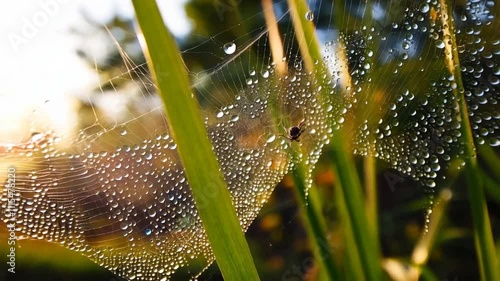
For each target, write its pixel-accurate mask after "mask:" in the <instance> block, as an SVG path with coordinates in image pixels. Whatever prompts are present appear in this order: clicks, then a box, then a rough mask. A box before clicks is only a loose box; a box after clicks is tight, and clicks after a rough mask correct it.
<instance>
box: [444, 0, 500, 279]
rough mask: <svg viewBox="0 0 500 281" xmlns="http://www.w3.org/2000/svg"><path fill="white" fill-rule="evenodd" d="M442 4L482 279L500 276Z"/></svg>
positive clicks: (448, 16)
mask: <svg viewBox="0 0 500 281" xmlns="http://www.w3.org/2000/svg"><path fill="white" fill-rule="evenodd" d="M439 4H440V5H441V24H442V26H443V36H449V37H450V39H451V40H447V44H446V46H445V57H446V64H447V66H448V70H449V72H450V74H452V75H454V78H455V81H456V83H457V87H455V88H454V89H453V92H454V94H455V97H456V99H457V103H458V107H459V111H460V112H459V113H460V121H461V126H460V129H461V134H462V140H463V142H464V146H465V162H466V171H465V174H466V177H467V188H468V191H469V203H470V207H471V210H472V219H473V223H474V239H475V242H476V252H477V255H478V259H479V266H480V269H481V277H482V279H483V280H500V275H499V273H498V264H497V258H496V253H495V243H494V240H493V234H492V231H491V224H490V218H489V215H488V209H487V207H486V199H485V196H484V186H483V179H482V178H481V177H480V176H479V175H480V173H479V169H478V165H477V156H476V149H475V146H474V138H473V136H472V129H471V127H470V121H469V113H468V109H467V103H466V100H465V96H464V92H465V89H464V86H463V82H462V72H461V70H460V59H459V56H458V46H457V41H456V37H455V22H454V20H453V13H452V8H451V7H448V3H447V1H446V0H440V1H439Z"/></svg>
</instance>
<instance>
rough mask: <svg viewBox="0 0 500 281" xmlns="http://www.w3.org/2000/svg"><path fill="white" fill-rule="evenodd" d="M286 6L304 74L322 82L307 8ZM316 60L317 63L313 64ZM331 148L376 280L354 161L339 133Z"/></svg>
mask: <svg viewBox="0 0 500 281" xmlns="http://www.w3.org/2000/svg"><path fill="white" fill-rule="evenodd" d="M288 6H289V8H290V15H291V17H292V21H293V25H294V28H295V34H296V37H297V41H298V43H299V47H300V51H301V54H302V58H303V60H304V65H305V67H306V69H307V70H308V71H310V72H312V73H316V75H317V76H318V81H322V80H324V79H320V77H321V75H323V74H326V73H328V72H327V70H326V67H325V66H324V65H323V63H321V62H322V55H321V51H320V48H319V43H318V40H317V38H316V33H315V29H314V26H313V25H312V22H310V21H308V20H307V19H306V16H305V15H306V13H307V12H309V8H308V7H307V4H306V3H305V2H304V1H303V0H288ZM316 61H317V62H318V63H317V64H315V62H316ZM322 88H323V89H324V90H323V92H325V93H324V95H327V93H326V89H328V85H324V87H322ZM332 146H333V152H332V153H331V156H332V160H333V161H334V163H335V165H336V174H337V177H338V179H339V180H340V186H342V188H343V194H344V198H343V200H344V202H345V203H346V207H347V211H348V215H349V220H350V222H351V224H350V225H351V226H352V233H353V234H354V240H355V241H356V244H357V249H358V253H359V257H360V258H361V263H362V268H363V270H364V273H365V276H366V279H367V280H380V278H381V269H380V249H379V247H380V246H379V243H378V241H377V239H376V238H375V235H372V234H373V233H374V231H373V230H372V228H371V227H370V225H371V224H368V219H367V217H366V213H365V211H364V210H365V209H364V205H363V202H364V200H363V190H362V186H361V183H360V180H359V177H358V174H357V172H356V168H355V166H354V161H353V159H352V157H351V156H350V151H349V150H348V149H347V147H346V146H345V143H344V138H343V134H342V132H339V134H338V137H337V139H336V140H335V141H334V142H333V144H332Z"/></svg>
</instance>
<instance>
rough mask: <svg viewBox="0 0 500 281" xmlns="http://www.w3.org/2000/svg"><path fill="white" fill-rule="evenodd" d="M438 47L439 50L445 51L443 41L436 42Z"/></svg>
mask: <svg viewBox="0 0 500 281" xmlns="http://www.w3.org/2000/svg"><path fill="white" fill-rule="evenodd" d="M436 47H437V48H438V49H443V48H444V47H445V45H444V42H443V40H437V41H436Z"/></svg>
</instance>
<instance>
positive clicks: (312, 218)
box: [292, 165, 342, 280]
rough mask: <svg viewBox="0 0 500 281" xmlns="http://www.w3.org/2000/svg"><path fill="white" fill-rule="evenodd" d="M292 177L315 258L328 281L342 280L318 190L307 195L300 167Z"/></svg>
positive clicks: (312, 189)
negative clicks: (328, 235)
mask: <svg viewBox="0 0 500 281" xmlns="http://www.w3.org/2000/svg"><path fill="white" fill-rule="evenodd" d="M292 175H293V179H294V183H295V186H294V191H295V195H296V196H295V197H296V198H297V199H298V203H299V205H300V209H301V213H302V218H303V220H304V223H305V226H306V230H307V234H308V238H309V240H310V241H311V244H312V246H313V254H314V258H315V259H316V261H317V262H318V264H319V267H320V269H321V271H322V272H324V274H325V275H326V276H328V280H342V279H341V275H340V270H339V268H338V265H337V264H336V263H335V261H334V259H333V253H332V249H331V247H330V243H329V241H328V238H327V234H326V233H327V229H326V223H325V219H324V217H323V214H322V212H321V203H320V200H319V197H318V194H317V189H316V187H315V186H313V187H311V188H310V190H309V195H306V190H307V187H306V185H305V179H304V176H303V175H304V171H303V168H302V167H301V166H300V165H296V167H295V169H294V171H293V174H292Z"/></svg>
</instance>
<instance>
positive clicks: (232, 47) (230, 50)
mask: <svg viewBox="0 0 500 281" xmlns="http://www.w3.org/2000/svg"><path fill="white" fill-rule="evenodd" d="M235 51H236V44H234V43H233V42H229V43H226V44H224V53H226V54H228V55H231V54H234V52H235Z"/></svg>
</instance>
